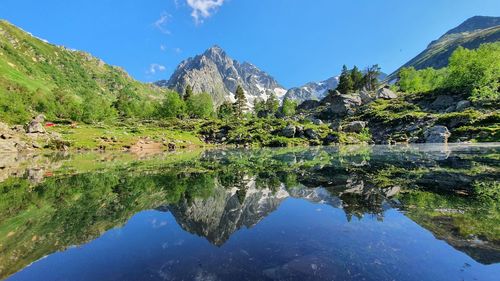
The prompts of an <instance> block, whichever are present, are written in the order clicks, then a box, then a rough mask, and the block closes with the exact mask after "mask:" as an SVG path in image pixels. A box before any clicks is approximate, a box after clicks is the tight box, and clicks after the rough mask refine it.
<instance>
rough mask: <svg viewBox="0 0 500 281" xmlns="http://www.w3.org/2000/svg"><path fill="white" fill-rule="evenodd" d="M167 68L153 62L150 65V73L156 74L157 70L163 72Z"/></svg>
mask: <svg viewBox="0 0 500 281" xmlns="http://www.w3.org/2000/svg"><path fill="white" fill-rule="evenodd" d="M165 70H167V68H166V67H165V66H163V65H161V64H157V63H152V64H151V65H150V66H149V70H148V74H156V73H157V72H163V71H165Z"/></svg>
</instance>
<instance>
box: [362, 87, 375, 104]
mask: <svg viewBox="0 0 500 281" xmlns="http://www.w3.org/2000/svg"><path fill="white" fill-rule="evenodd" d="M359 97H360V98H361V102H362V103H363V104H367V103H370V102H372V101H373V97H372V96H371V94H370V92H368V91H366V90H361V91H360V92H359Z"/></svg>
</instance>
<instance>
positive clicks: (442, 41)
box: [386, 16, 500, 81]
mask: <svg viewBox="0 0 500 281" xmlns="http://www.w3.org/2000/svg"><path fill="white" fill-rule="evenodd" d="M499 40H500V17H487V16H474V17H471V18H468V19H467V20H465V21H464V22H463V23H461V24H460V25H458V26H457V27H454V28H452V29H450V30H448V31H447V32H446V33H444V34H443V35H442V36H441V37H439V38H438V39H437V40H434V41H432V42H430V43H429V45H428V46H427V48H426V49H425V50H423V51H422V52H420V53H419V54H418V55H417V56H415V57H414V58H412V59H411V60H409V61H408V62H406V63H405V64H404V65H402V66H401V67H400V68H398V69H397V70H396V71H394V72H393V73H391V74H390V75H389V76H388V77H387V80H386V81H394V79H396V78H397V75H398V73H399V71H400V70H401V69H402V68H404V67H414V68H415V69H417V70H420V69H424V68H427V67H432V68H435V69H439V68H442V67H445V66H446V65H448V59H449V57H450V56H451V54H452V53H453V51H455V50H456V49H457V48H458V47H460V46H462V47H464V48H467V49H476V48H478V47H479V46H480V45H481V44H484V43H490V42H496V41H499Z"/></svg>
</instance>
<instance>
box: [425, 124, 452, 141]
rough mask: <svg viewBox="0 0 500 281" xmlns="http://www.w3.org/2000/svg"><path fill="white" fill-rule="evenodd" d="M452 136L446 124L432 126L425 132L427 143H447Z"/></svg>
mask: <svg viewBox="0 0 500 281" xmlns="http://www.w3.org/2000/svg"><path fill="white" fill-rule="evenodd" d="M450 136H451V133H450V131H448V128H446V127H445V126H434V127H430V128H428V129H427V130H426V131H425V133H424V137H425V142H426V143H447V142H448V138H449V137H450Z"/></svg>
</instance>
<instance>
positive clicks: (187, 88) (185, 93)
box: [183, 85, 193, 101]
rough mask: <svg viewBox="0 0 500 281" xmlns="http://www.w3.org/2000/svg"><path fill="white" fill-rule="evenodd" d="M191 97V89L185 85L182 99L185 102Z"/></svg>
mask: <svg viewBox="0 0 500 281" xmlns="http://www.w3.org/2000/svg"><path fill="white" fill-rule="evenodd" d="M192 96H193V88H192V87H191V85H187V87H186V90H185V91H184V97H183V99H184V100H185V101H187V100H188V99H189V98H190V97H192Z"/></svg>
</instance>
